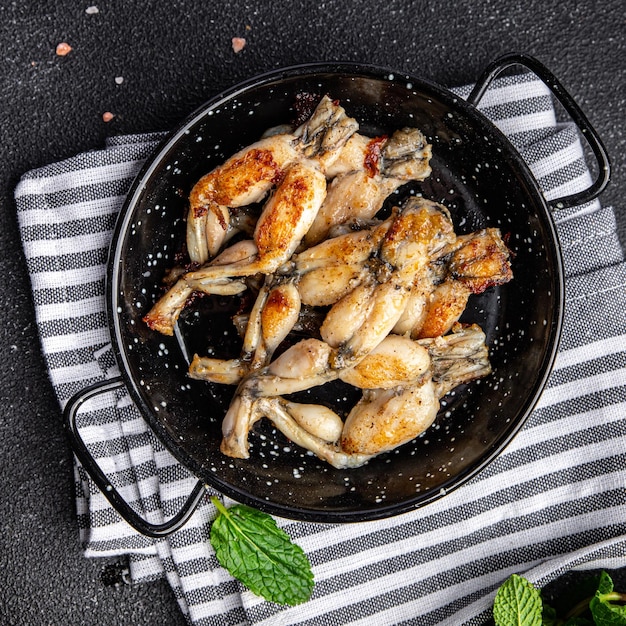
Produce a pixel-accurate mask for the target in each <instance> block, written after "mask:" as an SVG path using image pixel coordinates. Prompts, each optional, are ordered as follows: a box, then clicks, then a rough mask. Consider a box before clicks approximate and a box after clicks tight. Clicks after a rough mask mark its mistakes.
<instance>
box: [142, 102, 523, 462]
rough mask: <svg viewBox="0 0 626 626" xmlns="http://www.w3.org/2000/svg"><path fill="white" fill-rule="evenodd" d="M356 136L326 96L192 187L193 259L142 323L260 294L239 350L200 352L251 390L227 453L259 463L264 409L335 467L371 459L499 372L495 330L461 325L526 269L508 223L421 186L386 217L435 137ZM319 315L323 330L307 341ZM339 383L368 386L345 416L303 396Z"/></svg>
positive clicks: (235, 412) (233, 415)
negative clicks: (465, 210)
mask: <svg viewBox="0 0 626 626" xmlns="http://www.w3.org/2000/svg"><path fill="white" fill-rule="evenodd" d="M358 131H359V125H358V123H357V121H356V120H354V119H353V118H350V117H349V116H348V115H347V114H346V112H345V110H344V109H343V107H342V106H341V105H340V104H339V103H338V102H336V101H333V100H331V99H330V98H329V97H327V96H325V97H323V98H322V99H321V101H320V102H319V104H318V105H317V107H316V109H315V110H314V111H313V113H312V114H311V116H310V117H309V118H308V119H307V120H306V121H305V122H304V123H303V124H301V125H300V126H299V127H297V128H295V129H293V130H292V129H289V130H285V129H275V130H273V131H272V132H269V133H267V135H266V136H265V137H263V138H262V139H260V140H259V141H258V142H256V143H254V144H252V145H250V146H248V147H247V148H245V149H243V150H241V151H240V152H238V153H237V154H235V155H233V156H232V157H231V158H229V159H228V160H227V161H226V162H225V163H224V164H222V165H221V166H219V167H217V168H215V169H214V170H212V171H211V172H209V173H208V174H206V175H205V176H203V177H202V178H201V179H200V180H199V181H198V182H197V183H196V185H195V186H194V187H193V189H192V191H191V194H190V206H189V212H188V217H187V235H186V236H187V249H188V253H189V258H190V261H191V263H190V264H189V265H188V266H186V267H179V268H175V269H174V270H173V271H172V272H171V273H170V274H169V277H168V280H169V281H170V282H169V284H168V289H167V291H166V292H165V294H164V295H163V296H162V297H161V298H160V299H159V300H158V301H157V302H156V303H155V305H154V306H153V307H152V309H151V310H150V311H149V312H148V313H147V315H146V316H145V318H144V320H145V322H146V323H147V324H148V325H149V326H150V327H151V328H153V329H154V330H157V331H159V332H161V333H164V334H172V333H173V332H174V326H175V324H176V321H177V319H178V316H179V315H180V313H181V312H182V310H183V309H184V308H185V306H188V305H189V304H190V302H191V301H192V296H193V295H194V294H196V293H204V294H213V295H222V296H224V295H225V296H233V297H240V298H242V301H243V299H244V298H245V296H249V295H250V294H252V295H253V300H254V304H253V306H252V307H251V309H250V310H249V311H247V312H245V313H244V314H242V315H239V316H237V319H236V320H234V321H235V322H236V324H237V326H238V328H240V330H241V334H242V343H243V345H242V350H241V353H240V354H239V355H234V356H233V358H231V359H226V360H224V359H215V358H209V357H206V356H202V355H195V356H194V359H193V361H192V363H191V365H190V368H189V373H190V375H191V376H192V377H193V378H197V379H202V380H207V381H210V382H212V383H217V384H230V385H237V388H236V391H235V394H234V397H233V399H232V402H231V404H230V407H229V409H228V411H227V412H226V415H225V417H224V420H223V423H222V433H223V439H222V444H221V450H222V452H223V453H224V454H226V455H228V456H231V457H235V458H248V456H249V454H250V453H249V443H248V438H249V433H250V431H251V429H252V427H253V426H254V424H255V423H256V422H257V421H258V420H259V419H261V418H263V417H266V418H268V419H270V420H271V421H272V423H273V424H274V425H275V427H276V428H277V429H278V430H280V431H281V432H282V433H283V434H284V435H286V436H287V437H288V438H289V439H290V440H292V441H293V442H294V443H296V444H298V445H300V446H302V447H304V448H306V449H307V450H309V451H311V452H313V453H314V454H316V455H317V456H318V457H320V458H321V459H324V460H326V461H327V462H328V463H330V464H331V465H333V466H334V467H338V468H348V467H358V466H360V465H363V464H364V463H366V462H367V461H368V460H369V459H371V458H372V457H374V456H376V455H378V454H380V453H382V452H386V451H389V450H392V449H394V448H395V447H397V446H399V445H402V444H404V443H406V442H408V441H411V440H412V439H414V438H415V437H417V436H418V435H419V434H421V433H422V432H423V431H424V430H425V429H427V428H428V427H429V426H430V425H431V424H432V422H433V421H434V419H435V417H436V415H437V412H438V410H439V399H440V398H441V397H442V396H444V395H445V394H446V393H448V392H449V391H451V390H452V389H453V388H454V387H456V386H458V385H460V384H463V383H466V382H469V381H471V380H474V379H475V378H478V377H482V376H485V375H487V374H488V373H489V372H490V365H489V358H488V351H487V347H486V345H485V335H484V333H483V332H482V330H481V329H480V328H479V327H478V326H476V325H471V326H464V325H461V324H459V323H458V319H459V318H460V316H461V314H462V313H463V311H464V310H465V307H466V304H467V302H468V298H469V297H470V295H471V294H472V293H481V292H482V291H484V290H485V289H487V288H489V287H491V286H493V285H498V284H503V283H505V282H508V281H509V280H511V278H512V272H511V264H510V259H509V252H508V249H507V247H506V245H505V244H504V242H503V240H502V237H501V234H500V232H499V230H498V229H495V228H488V229H484V230H480V231H477V232H473V233H470V234H467V235H461V236H457V235H456V233H455V232H454V227H453V223H452V219H451V216H450V213H449V212H448V210H447V209H446V208H445V207H444V206H443V205H441V204H438V203H436V202H433V201H430V200H427V199H425V198H422V197H419V196H411V197H410V198H409V199H408V201H406V202H403V203H402V205H401V206H395V207H393V208H392V209H391V210H390V212H389V214H387V215H380V216H379V214H380V213H381V207H382V206H383V204H384V203H385V201H386V200H387V198H388V197H389V195H390V194H391V193H392V192H393V191H394V190H396V189H397V188H398V187H400V186H401V185H402V184H404V183H406V182H407V181H422V180H424V179H426V178H427V177H428V176H429V174H430V171H431V170H430V164H429V161H430V157H431V147H430V145H429V144H428V143H427V141H426V139H425V137H424V136H423V134H422V133H421V132H420V131H419V130H418V129H415V128H403V129H400V130H398V131H396V132H395V133H394V134H392V135H391V136H390V137H375V138H370V137H366V136H365V135H362V134H360V133H359V132H358ZM260 203H262V204H261V206H259V204H260ZM233 241H234V243H232V242H233ZM305 317H308V318H312V319H317V324H315V323H314V324H312V325H311V324H309V325H308V327H309V328H311V327H313V328H314V329H315V330H314V331H313V332H312V334H311V336H309V337H307V338H304V339H300V340H297V338H294V335H293V332H292V331H293V330H294V328H296V327H297V326H298V325H299V323H300V322H301V320H302V319H304V318H305ZM336 380H341V381H343V382H345V383H348V384H349V385H352V386H353V387H355V388H357V389H360V390H362V395H361V399H360V400H359V401H358V402H357V404H356V405H355V406H354V407H353V408H352V410H351V411H350V412H349V413H348V415H347V416H346V417H345V420H344V419H342V418H341V417H340V416H339V415H338V414H337V413H335V411H333V410H331V409H330V408H328V407H325V406H322V405H318V404H312V405H311V404H302V403H299V402H295V401H293V399H291V398H289V396H290V394H293V393H295V392H300V391H303V390H307V389H311V388H313V387H316V386H319V385H323V384H325V383H328V382H331V381H336Z"/></svg>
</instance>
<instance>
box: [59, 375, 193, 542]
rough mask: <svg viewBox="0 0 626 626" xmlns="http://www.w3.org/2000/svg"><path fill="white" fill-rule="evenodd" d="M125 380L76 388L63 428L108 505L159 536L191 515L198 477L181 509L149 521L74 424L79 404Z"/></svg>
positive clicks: (144, 532)
mask: <svg viewBox="0 0 626 626" xmlns="http://www.w3.org/2000/svg"><path fill="white" fill-rule="evenodd" d="M123 385H124V381H123V380H122V378H121V377H116V378H110V379H107V380H103V381H100V382H97V383H94V384H93V385H90V386H88V387H85V388H84V389H83V390H82V391H79V392H78V393H77V394H76V395H74V396H73V397H72V398H70V400H69V401H68V403H67V405H66V406H65V410H64V412H63V416H64V420H65V427H66V430H67V433H68V435H69V438H70V443H71V445H72V449H73V450H74V453H75V454H76V456H77V458H78V460H79V461H80V462H81V465H82V466H83V467H84V468H85V470H86V471H87V473H88V474H89V476H90V478H91V479H92V480H93V481H94V483H95V484H96V485H97V486H98V488H99V489H100V491H102V493H103V494H104V496H105V497H106V498H107V500H108V501H109V502H110V503H111V506H113V508H114V509H115V510H116V511H117V512H118V513H119V514H120V515H121V516H122V517H123V518H124V520H125V521H126V522H128V524H130V525H131V526H132V527H133V528H134V529H135V530H136V531H138V532H140V533H141V534H142V535H146V536H147V537H154V538H157V539H158V538H161V537H166V536H167V535H170V534H171V533H173V532H174V531H176V530H178V529H179V528H181V527H182V526H183V525H184V524H185V523H186V522H187V520H189V518H190V517H191V516H192V515H193V513H194V511H195V510H196V508H197V506H198V504H199V503H200V500H201V499H202V497H203V496H204V494H205V488H204V483H203V482H202V481H201V480H199V481H198V482H197V483H196V485H195V487H194V488H193V490H192V492H191V494H190V495H189V497H188V498H187V500H186V501H185V503H184V504H183V506H182V508H181V509H180V511H179V512H178V513H177V514H176V515H174V516H173V517H171V518H170V519H169V520H167V521H166V522H163V523H162V524H152V523H150V522H148V521H147V520H145V519H144V518H143V517H141V515H139V514H138V513H137V512H136V511H135V510H134V509H133V508H132V507H131V506H130V505H129V504H128V503H127V502H126V500H124V498H123V497H122V496H121V495H120V493H119V492H118V491H117V490H116V489H115V487H114V486H113V485H112V484H111V482H110V481H109V479H108V478H107V476H106V474H105V473H104V472H103V471H102V470H101V469H100V467H99V466H98V463H97V462H96V460H95V459H94V458H93V456H92V455H91V453H90V452H89V450H88V448H87V446H86V445H85V442H84V441H83V439H82V437H81V436H80V433H79V429H78V426H77V424H76V416H77V414H78V410H79V409H80V407H81V405H82V404H83V403H84V402H85V401H87V400H89V399H90V398H93V397H94V396H97V395H100V394H102V393H106V392H109V391H113V390H114V389H117V388H118V387H122V386H123Z"/></svg>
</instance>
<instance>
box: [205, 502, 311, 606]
mask: <svg viewBox="0 0 626 626" xmlns="http://www.w3.org/2000/svg"><path fill="white" fill-rule="evenodd" d="M211 501H212V502H213V504H214V505H215V506H216V507H217V510H218V511H219V513H218V516H217V518H216V519H215V521H214V522H213V524H212V526H211V535H210V539H211V545H212V546H213V549H214V550H215V554H216V556H217V560H218V561H219V562H220V565H222V567H224V568H225V569H227V570H228V571H229V572H230V574H231V575H232V576H234V577H235V578H237V579H238V580H240V581H241V582H242V583H243V584H244V585H246V587H248V589H250V591H252V592H253V593H255V594H257V595H258V596H261V597H263V598H265V599H266V600H268V601H270V602H275V603H277V604H287V605H290V606H294V605H296V604H301V603H302V602H306V601H307V600H308V599H309V598H310V597H311V593H312V592H313V572H312V571H311V563H310V562H309V559H308V558H307V556H306V554H305V553H304V551H303V550H302V548H300V546H298V545H297V544H295V543H293V542H292V541H291V538H290V537H289V535H287V533H285V532H284V531H283V530H282V529H280V528H278V526H277V525H276V522H275V521H274V519H273V518H272V517H271V516H270V515H267V514H266V513H262V512H261V511H258V510H256V509H253V508H251V507H249V506H245V505H243V504H236V505H234V506H231V507H229V508H226V507H225V506H224V505H223V504H222V503H221V502H220V501H219V500H218V499H217V498H216V497H214V496H213V497H212V498H211Z"/></svg>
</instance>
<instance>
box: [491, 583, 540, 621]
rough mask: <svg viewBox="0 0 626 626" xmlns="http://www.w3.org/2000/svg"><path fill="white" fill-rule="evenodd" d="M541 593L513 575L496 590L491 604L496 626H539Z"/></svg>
mask: <svg viewBox="0 0 626 626" xmlns="http://www.w3.org/2000/svg"><path fill="white" fill-rule="evenodd" d="M541 610H542V606H541V593H540V592H539V590H538V589H536V588H535V587H534V586H533V585H532V584H531V583H530V582H528V581H527V580H526V579H525V578H522V577H521V576H518V575H517V574H513V575H512V576H510V577H509V578H507V579H506V580H505V581H504V583H503V584H502V586H501V587H500V588H499V589H498V593H496V597H495V600H494V603H493V617H494V620H495V622H496V626H541Z"/></svg>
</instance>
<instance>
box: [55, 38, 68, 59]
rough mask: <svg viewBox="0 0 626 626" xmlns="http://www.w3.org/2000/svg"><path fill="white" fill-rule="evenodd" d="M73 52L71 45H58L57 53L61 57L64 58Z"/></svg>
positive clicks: (65, 43) (62, 43) (63, 42)
mask: <svg viewBox="0 0 626 626" xmlns="http://www.w3.org/2000/svg"><path fill="white" fill-rule="evenodd" d="M71 51H72V46H70V44H69V43H67V42H65V41H62V42H61V43H60V44H58V45H57V49H56V53H57V55H58V56H60V57H64V56H65V55H67V54H69V53H70V52H71Z"/></svg>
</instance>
